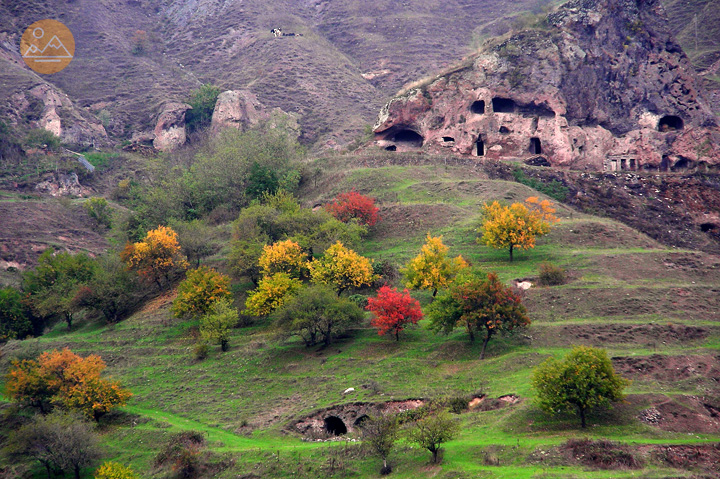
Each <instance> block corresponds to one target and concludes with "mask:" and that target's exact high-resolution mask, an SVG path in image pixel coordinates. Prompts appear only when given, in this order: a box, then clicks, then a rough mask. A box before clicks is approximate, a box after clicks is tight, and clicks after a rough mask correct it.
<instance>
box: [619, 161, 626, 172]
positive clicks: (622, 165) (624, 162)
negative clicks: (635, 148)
mask: <svg viewBox="0 0 720 479" xmlns="http://www.w3.org/2000/svg"><path fill="white" fill-rule="evenodd" d="M620 170H622V171H625V170H627V160H626V159H625V158H622V159H621V160H620Z"/></svg>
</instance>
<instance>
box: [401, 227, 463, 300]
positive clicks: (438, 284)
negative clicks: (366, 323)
mask: <svg viewBox="0 0 720 479" xmlns="http://www.w3.org/2000/svg"><path fill="white" fill-rule="evenodd" d="M448 250H449V248H448V247H447V246H445V245H444V244H443V242H442V236H436V237H432V236H430V234H428V235H427V242H426V243H425V244H424V245H423V247H422V251H421V252H420V254H419V255H417V256H416V257H415V258H413V259H412V260H411V261H410V262H409V263H408V264H407V266H406V267H405V268H404V269H403V270H401V272H402V273H403V274H404V275H405V278H406V282H405V286H407V287H408V288H418V289H429V290H432V292H433V297H435V295H437V292H438V289H440V288H445V287H447V286H448V284H450V281H452V280H453V279H454V278H455V276H456V275H457V274H458V273H459V272H460V270H462V269H464V268H467V266H468V264H467V261H465V260H464V259H463V257H462V256H456V257H455V258H448V254H447V253H448Z"/></svg>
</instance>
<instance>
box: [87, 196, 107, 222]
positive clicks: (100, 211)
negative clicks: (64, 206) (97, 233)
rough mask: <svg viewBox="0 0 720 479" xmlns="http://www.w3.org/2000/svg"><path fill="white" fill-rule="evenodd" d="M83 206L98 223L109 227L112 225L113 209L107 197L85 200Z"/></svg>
mask: <svg viewBox="0 0 720 479" xmlns="http://www.w3.org/2000/svg"><path fill="white" fill-rule="evenodd" d="M83 207H84V208H85V211H87V214H88V215H89V216H90V218H92V219H94V220H95V221H97V223H98V225H100V226H105V227H107V228H111V227H112V209H110V205H109V204H108V202H107V200H106V199H105V198H99V197H95V196H94V197H92V198H88V199H87V200H85V203H83Z"/></svg>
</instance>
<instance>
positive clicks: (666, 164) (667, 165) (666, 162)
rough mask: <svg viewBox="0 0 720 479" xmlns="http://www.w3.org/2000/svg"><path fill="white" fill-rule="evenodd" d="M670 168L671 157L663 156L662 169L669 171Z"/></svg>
mask: <svg viewBox="0 0 720 479" xmlns="http://www.w3.org/2000/svg"><path fill="white" fill-rule="evenodd" d="M669 169H670V158H668V157H667V156H663V157H662V161H660V171H668V170H669Z"/></svg>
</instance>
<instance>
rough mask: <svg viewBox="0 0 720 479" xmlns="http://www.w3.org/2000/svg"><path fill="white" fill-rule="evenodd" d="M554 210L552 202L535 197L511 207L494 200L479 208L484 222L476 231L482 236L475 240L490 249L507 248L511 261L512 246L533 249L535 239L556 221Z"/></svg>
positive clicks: (548, 229)
mask: <svg viewBox="0 0 720 479" xmlns="http://www.w3.org/2000/svg"><path fill="white" fill-rule="evenodd" d="M554 213H555V208H554V207H553V204H552V202H551V201H548V200H542V201H540V200H539V199H538V198H537V197H530V198H528V199H526V200H525V203H524V204H523V203H513V204H511V205H510V206H503V205H501V204H500V203H498V202H497V201H493V202H492V203H490V204H487V203H486V204H485V205H484V206H483V210H482V215H483V223H482V226H481V227H480V228H479V229H478V230H477V232H479V233H480V232H481V233H482V237H481V238H478V239H477V241H478V242H483V243H485V244H486V245H488V246H491V247H493V248H498V249H508V250H509V251H510V261H512V260H513V250H514V249H515V248H521V249H530V248H534V247H535V239H536V238H537V237H539V236H543V235H545V234H547V233H548V232H549V231H550V227H551V224H552V223H555V222H557V221H559V220H558V219H557V217H555V215H554Z"/></svg>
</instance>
